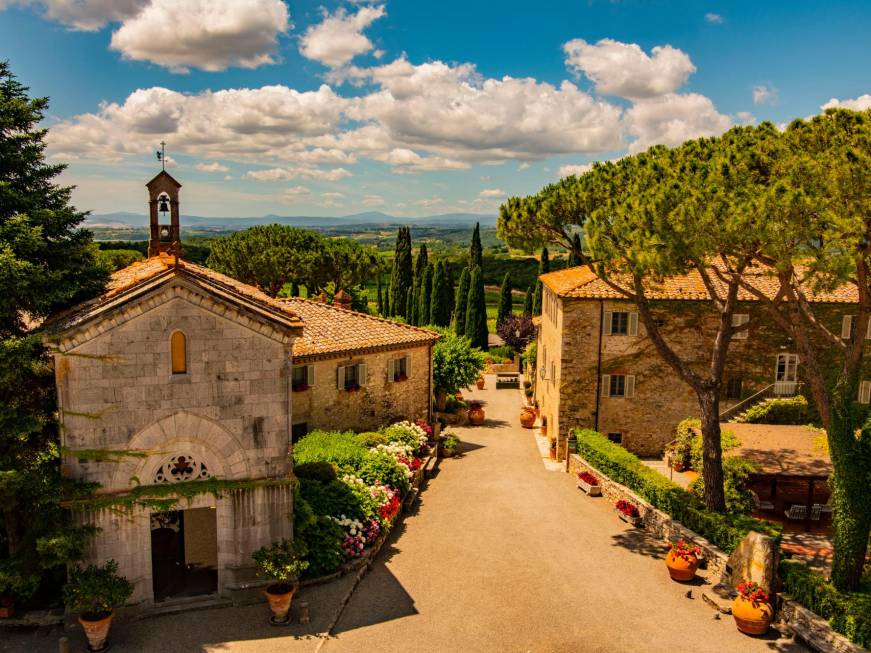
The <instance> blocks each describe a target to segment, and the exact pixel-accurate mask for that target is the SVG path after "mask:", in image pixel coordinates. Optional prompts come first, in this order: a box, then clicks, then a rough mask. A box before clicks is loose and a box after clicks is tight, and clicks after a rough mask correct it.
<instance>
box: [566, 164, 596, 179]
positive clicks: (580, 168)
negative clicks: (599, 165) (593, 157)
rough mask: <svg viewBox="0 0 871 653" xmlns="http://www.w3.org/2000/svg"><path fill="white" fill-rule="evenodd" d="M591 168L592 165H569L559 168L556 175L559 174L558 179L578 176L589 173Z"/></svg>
mask: <svg viewBox="0 0 871 653" xmlns="http://www.w3.org/2000/svg"><path fill="white" fill-rule="evenodd" d="M592 168H593V164H592V163H580V164H575V163H569V164H566V165H564V166H560V168H559V172H558V173H557V174H559V176H560V179H562V178H563V177H571V176H572V175H578V176H580V175H582V174H584V173H585V172H589V171H590V170H592Z"/></svg>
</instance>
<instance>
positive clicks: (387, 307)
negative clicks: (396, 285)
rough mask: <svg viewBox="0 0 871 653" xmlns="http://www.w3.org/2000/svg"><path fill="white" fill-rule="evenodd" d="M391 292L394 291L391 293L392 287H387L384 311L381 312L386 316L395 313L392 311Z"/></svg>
mask: <svg viewBox="0 0 871 653" xmlns="http://www.w3.org/2000/svg"><path fill="white" fill-rule="evenodd" d="M391 294H392V293H391V291H390V288H388V289H387V292H386V293H384V312H383V313H382V314H381V315H383V316H384V317H391V316H392V315H393V313H391V312H390V308H391V306H390V295H391Z"/></svg>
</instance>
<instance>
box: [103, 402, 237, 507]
mask: <svg viewBox="0 0 871 653" xmlns="http://www.w3.org/2000/svg"><path fill="white" fill-rule="evenodd" d="M127 448H128V449H130V450H133V451H143V452H148V454H149V455H148V457H147V458H133V457H125V458H124V462H122V463H120V464H119V465H118V466H117V469H116V470H115V472H114V473H113V475H112V487H111V488H110V489H112V490H123V489H129V488H130V486H131V485H135V484H136V481H135V480H134V481H131V479H133V478H134V477H135V479H137V480H138V484H141V485H152V484H153V483H154V477H155V474H156V473H157V471H158V469H159V468H160V467H161V466H162V465H164V464H165V463H166V462H167V461H168V460H169V459H170V458H171V457H173V456H178V455H190V456H193V457H194V458H196V459H197V460H198V461H199V462H202V463H203V464H205V466H206V467H207V468H208V470H209V475H210V476H213V477H220V478H225V479H241V478H250V477H251V476H252V474H251V464H250V461H249V460H248V456H247V454H246V452H245V449H244V447H243V446H242V443H241V442H240V441H239V439H238V438H236V436H234V435H233V434H232V433H231V432H230V431H228V430H227V429H226V428H224V427H223V426H221V425H220V424H218V423H217V422H215V421H213V420H211V419H208V418H205V417H202V416H200V415H196V414H194V413H191V412H188V411H184V410H182V411H177V412H175V413H173V414H172V415H168V416H166V417H164V418H162V419H159V420H157V421H155V422H153V423H152V424H150V425H148V426H146V427H145V428H144V429H142V430H141V431H139V432H138V433H137V434H136V435H134V436H133V437H132V438H130V442H129V444H128V447H127Z"/></svg>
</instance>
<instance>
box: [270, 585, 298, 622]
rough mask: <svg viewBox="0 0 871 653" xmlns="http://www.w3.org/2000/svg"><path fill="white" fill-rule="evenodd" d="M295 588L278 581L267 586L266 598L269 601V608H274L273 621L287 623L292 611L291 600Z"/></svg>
mask: <svg viewBox="0 0 871 653" xmlns="http://www.w3.org/2000/svg"><path fill="white" fill-rule="evenodd" d="M293 592H294V588H293V586H292V585H288V584H286V583H276V584H275V585H270V586H269V587H267V588H266V591H265V592H264V594H266V600H267V601H269V609H270V610H272V615H273V616H272V621H273V622H275V623H286V622H287V621H288V620H289V617H288V616H287V613H288V612H289V611H290V601H291V599H292V598H293Z"/></svg>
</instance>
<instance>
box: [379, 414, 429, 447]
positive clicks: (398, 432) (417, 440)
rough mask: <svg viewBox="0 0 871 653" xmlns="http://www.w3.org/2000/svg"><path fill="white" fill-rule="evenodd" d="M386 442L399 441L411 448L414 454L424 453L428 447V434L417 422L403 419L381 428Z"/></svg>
mask: <svg viewBox="0 0 871 653" xmlns="http://www.w3.org/2000/svg"><path fill="white" fill-rule="evenodd" d="M381 433H382V434H383V435H384V436H385V437H386V438H387V440H388V442H391V443H393V442H401V443H403V444H407V445H408V446H409V447H411V448H412V450H413V452H414V454H415V455H420V454H423V453H426V451H427V450H428V449H429V445H428V442H429V434H428V433H427V432H426V430H425V429H424V428H423V427H422V426H420V425H419V424H415V423H414V422H409V421H404V422H397V423H396V424H391V425H390V426H388V427H385V428H383V429H382V430H381Z"/></svg>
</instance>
